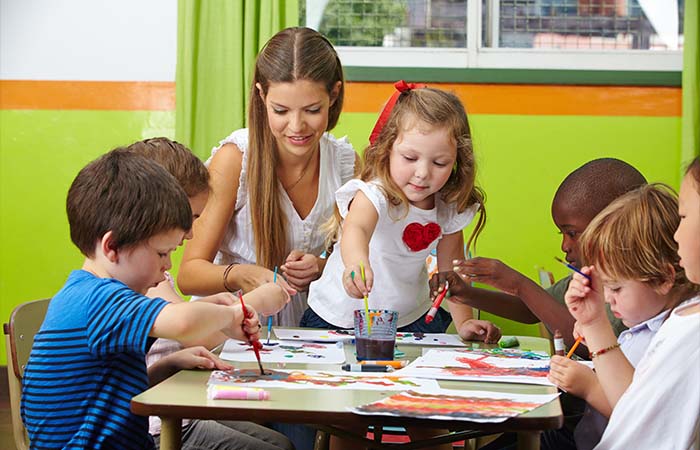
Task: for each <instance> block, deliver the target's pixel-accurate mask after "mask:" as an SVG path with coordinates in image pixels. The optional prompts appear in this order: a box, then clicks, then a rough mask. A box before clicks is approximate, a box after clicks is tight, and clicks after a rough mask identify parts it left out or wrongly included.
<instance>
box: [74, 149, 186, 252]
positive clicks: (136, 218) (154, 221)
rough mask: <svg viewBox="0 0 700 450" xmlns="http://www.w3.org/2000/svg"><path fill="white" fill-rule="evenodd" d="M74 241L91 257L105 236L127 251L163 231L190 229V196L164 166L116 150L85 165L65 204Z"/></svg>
mask: <svg viewBox="0 0 700 450" xmlns="http://www.w3.org/2000/svg"><path fill="white" fill-rule="evenodd" d="M66 212H67V213H68V223H69V225H70V236H71V240H72V241H73V243H74V244H75V245H76V246H77V247H78V248H79V249H80V251H81V252H82V253H83V254H84V255H85V256H87V257H93V256H94V253H95V245H96V244H97V241H98V240H100V239H101V238H102V237H103V236H104V235H105V233H107V232H108V231H112V233H113V234H114V242H115V248H116V249H119V248H122V247H129V246H133V245H135V244H138V243H139V242H142V241H145V240H146V239H148V238H150V237H152V236H154V235H156V234H158V233H160V232H163V231H168V230H172V229H175V228H179V229H182V230H184V231H188V230H189V229H190V228H191V227H192V209H191V208H190V203H189V200H188V199H187V194H185V191H184V190H183V189H182V188H181V187H180V185H179V184H178V182H177V180H176V179H175V178H174V177H173V176H172V175H170V174H169V173H168V171H167V170H165V168H163V167H162V166H161V165H160V164H158V163H156V162H154V161H151V160H149V159H147V158H145V157H143V156H140V155H137V154H135V153H133V152H130V151H128V150H127V149H125V148H117V149H114V150H112V151H110V152H109V153H107V154H105V155H103V156H101V157H99V158H98V159H96V160H94V161H92V162H91V163H89V164H88V165H87V166H85V167H84V168H83V169H82V170H81V171H80V172H79V173H78V175H77V176H76V177H75V180H73V183H72V184H71V187H70V189H69V190H68V198H67V200H66Z"/></svg>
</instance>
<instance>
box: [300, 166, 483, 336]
mask: <svg viewBox="0 0 700 450" xmlns="http://www.w3.org/2000/svg"><path fill="white" fill-rule="evenodd" d="M358 191H362V192H363V193H364V194H365V195H366V196H367V198H368V199H369V200H370V201H371V202H372V204H373V205H374V207H375V208H376V210H377V213H378V215H379V219H378V221H377V225H376V227H375V229H374V234H373V235H372V238H371V239H370V243H369V263H370V265H371V267H372V271H373V273H374V284H373V287H372V292H370V294H369V297H368V301H369V307H370V308H373V309H390V310H394V311H398V313H399V321H398V326H399V327H403V326H406V325H408V324H410V323H412V322H414V321H415V320H416V319H418V318H420V317H421V316H422V315H423V314H425V313H426V312H427V311H428V310H429V309H430V305H431V303H430V292H429V288H428V272H427V270H426V263H425V261H426V258H427V257H428V255H429V254H430V251H431V250H433V249H434V248H436V247H437V245H438V242H439V241H440V239H441V238H442V236H443V234H452V233H456V232H458V231H461V230H462V229H463V228H464V227H466V226H467V225H468V224H469V223H470V222H471V221H472V219H473V218H474V215H475V213H476V211H477V209H478V207H479V205H478V204H477V205H473V206H471V207H469V208H467V210H466V211H464V212H462V213H457V211H456V210H455V208H454V207H453V206H452V205H448V204H446V203H444V202H443V201H442V200H441V199H440V198H439V197H436V201H435V207H434V208H433V209H429V210H425V209H420V208H416V207H415V206H412V205H410V206H409V209H408V214H407V215H406V216H405V217H396V216H400V211H397V210H396V208H395V207H391V206H390V205H389V202H388V201H387V198H386V196H385V195H384V193H383V191H382V190H381V188H380V185H379V183H378V182H370V183H365V182H364V181H361V180H357V179H355V180H351V181H349V182H348V183H347V184H345V185H344V186H343V187H342V188H340V189H339V190H338V192H337V193H336V199H337V202H338V208H339V210H340V215H341V216H342V217H345V216H346V215H347V213H348V208H349V205H350V202H351V201H352V199H353V198H354V197H355V194H356V193H357V192H358ZM430 223H432V225H433V226H434V225H435V224H437V225H439V230H438V231H437V233H436V234H431V233H428V236H430V238H429V239H428V238H426V239H425V240H424V241H425V242H423V245H421V246H420V247H422V248H420V249H418V248H416V249H414V250H412V249H411V248H409V246H408V244H407V243H406V242H405V241H404V239H403V236H404V233H405V232H406V229H407V227H409V226H410V227H412V229H416V227H417V228H418V229H419V232H421V231H422V230H423V229H424V227H425V226H426V225H428V224H430ZM430 239H432V240H430ZM341 240H342V236H341ZM428 240H430V242H428ZM344 270H345V266H344V264H343V261H342V258H341V255H340V243H336V245H335V247H334V248H333V253H331V256H330V257H329V258H328V262H327V263H326V268H325V269H324V270H323V275H321V278H319V279H318V280H316V281H314V282H313V283H311V287H310V289H309V306H310V307H311V308H312V309H313V310H314V312H315V313H316V314H318V315H319V316H320V317H321V318H322V319H323V320H325V321H326V322H328V323H331V324H333V325H335V326H337V327H340V328H352V327H353V311H354V310H356V309H360V308H361V307H362V300H361V299H360V300H358V299H355V298H352V297H350V296H348V294H347V293H346V292H345V289H344V288H343V284H342V276H343V271H344Z"/></svg>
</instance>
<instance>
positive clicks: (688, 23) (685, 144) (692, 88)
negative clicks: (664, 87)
mask: <svg viewBox="0 0 700 450" xmlns="http://www.w3.org/2000/svg"><path fill="white" fill-rule="evenodd" d="M698 26H700V16H698V0H686V1H685V19H684V22H683V34H684V39H683V81H682V83H683V119H682V124H683V125H682V131H681V164H682V165H683V167H685V165H686V164H687V163H688V162H689V161H690V160H691V159H692V158H693V157H694V156H700V79H698V77H700V53H699V47H698V38H699V37H700V36H699V35H698Z"/></svg>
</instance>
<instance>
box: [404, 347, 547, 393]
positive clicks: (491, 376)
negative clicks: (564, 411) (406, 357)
mask: <svg viewBox="0 0 700 450" xmlns="http://www.w3.org/2000/svg"><path fill="white" fill-rule="evenodd" d="M396 373H397V374H399V375H402V376H409V377H420V378H435V379H439V380H462V381H465V380H468V381H496V382H502V383H525V384H541V385H545V386H553V384H552V383H551V382H550V381H549V380H548V379H547V375H549V358H546V359H532V358H521V357H515V356H507V355H505V354H492V353H491V352H484V351H481V350H476V351H472V350H443V349H432V350H430V351H428V352H426V354H425V355H423V356H421V357H420V358H417V359H416V360H415V361H413V362H412V363H411V364H409V365H408V366H406V367H404V368H403V369H400V370H399V371H397V372H396Z"/></svg>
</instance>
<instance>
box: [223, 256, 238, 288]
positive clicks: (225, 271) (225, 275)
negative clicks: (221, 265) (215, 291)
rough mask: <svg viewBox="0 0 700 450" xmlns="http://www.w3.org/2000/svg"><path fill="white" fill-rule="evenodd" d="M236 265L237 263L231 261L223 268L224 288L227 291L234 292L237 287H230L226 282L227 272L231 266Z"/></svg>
mask: <svg viewBox="0 0 700 450" xmlns="http://www.w3.org/2000/svg"><path fill="white" fill-rule="evenodd" d="M236 265H238V263H231V264H229V265H228V266H227V267H226V268H225V269H224V289H226V290H227V291H229V292H236V291H237V289H232V288H231V286H229V284H228V280H227V278H228V273H229V272H230V271H231V269H233V266H236Z"/></svg>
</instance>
